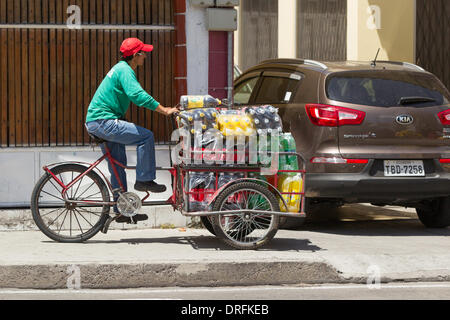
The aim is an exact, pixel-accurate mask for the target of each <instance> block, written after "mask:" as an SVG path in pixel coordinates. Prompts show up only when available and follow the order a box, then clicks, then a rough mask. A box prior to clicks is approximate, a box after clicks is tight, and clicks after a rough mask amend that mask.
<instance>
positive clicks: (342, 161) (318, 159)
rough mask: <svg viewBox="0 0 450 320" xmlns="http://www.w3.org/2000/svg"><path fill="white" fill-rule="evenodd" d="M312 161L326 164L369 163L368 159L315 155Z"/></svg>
mask: <svg viewBox="0 0 450 320" xmlns="http://www.w3.org/2000/svg"><path fill="white" fill-rule="evenodd" d="M311 163H326V164H367V163H369V160H368V159H344V158H339V157H331V158H328V157H315V158H312V159H311Z"/></svg>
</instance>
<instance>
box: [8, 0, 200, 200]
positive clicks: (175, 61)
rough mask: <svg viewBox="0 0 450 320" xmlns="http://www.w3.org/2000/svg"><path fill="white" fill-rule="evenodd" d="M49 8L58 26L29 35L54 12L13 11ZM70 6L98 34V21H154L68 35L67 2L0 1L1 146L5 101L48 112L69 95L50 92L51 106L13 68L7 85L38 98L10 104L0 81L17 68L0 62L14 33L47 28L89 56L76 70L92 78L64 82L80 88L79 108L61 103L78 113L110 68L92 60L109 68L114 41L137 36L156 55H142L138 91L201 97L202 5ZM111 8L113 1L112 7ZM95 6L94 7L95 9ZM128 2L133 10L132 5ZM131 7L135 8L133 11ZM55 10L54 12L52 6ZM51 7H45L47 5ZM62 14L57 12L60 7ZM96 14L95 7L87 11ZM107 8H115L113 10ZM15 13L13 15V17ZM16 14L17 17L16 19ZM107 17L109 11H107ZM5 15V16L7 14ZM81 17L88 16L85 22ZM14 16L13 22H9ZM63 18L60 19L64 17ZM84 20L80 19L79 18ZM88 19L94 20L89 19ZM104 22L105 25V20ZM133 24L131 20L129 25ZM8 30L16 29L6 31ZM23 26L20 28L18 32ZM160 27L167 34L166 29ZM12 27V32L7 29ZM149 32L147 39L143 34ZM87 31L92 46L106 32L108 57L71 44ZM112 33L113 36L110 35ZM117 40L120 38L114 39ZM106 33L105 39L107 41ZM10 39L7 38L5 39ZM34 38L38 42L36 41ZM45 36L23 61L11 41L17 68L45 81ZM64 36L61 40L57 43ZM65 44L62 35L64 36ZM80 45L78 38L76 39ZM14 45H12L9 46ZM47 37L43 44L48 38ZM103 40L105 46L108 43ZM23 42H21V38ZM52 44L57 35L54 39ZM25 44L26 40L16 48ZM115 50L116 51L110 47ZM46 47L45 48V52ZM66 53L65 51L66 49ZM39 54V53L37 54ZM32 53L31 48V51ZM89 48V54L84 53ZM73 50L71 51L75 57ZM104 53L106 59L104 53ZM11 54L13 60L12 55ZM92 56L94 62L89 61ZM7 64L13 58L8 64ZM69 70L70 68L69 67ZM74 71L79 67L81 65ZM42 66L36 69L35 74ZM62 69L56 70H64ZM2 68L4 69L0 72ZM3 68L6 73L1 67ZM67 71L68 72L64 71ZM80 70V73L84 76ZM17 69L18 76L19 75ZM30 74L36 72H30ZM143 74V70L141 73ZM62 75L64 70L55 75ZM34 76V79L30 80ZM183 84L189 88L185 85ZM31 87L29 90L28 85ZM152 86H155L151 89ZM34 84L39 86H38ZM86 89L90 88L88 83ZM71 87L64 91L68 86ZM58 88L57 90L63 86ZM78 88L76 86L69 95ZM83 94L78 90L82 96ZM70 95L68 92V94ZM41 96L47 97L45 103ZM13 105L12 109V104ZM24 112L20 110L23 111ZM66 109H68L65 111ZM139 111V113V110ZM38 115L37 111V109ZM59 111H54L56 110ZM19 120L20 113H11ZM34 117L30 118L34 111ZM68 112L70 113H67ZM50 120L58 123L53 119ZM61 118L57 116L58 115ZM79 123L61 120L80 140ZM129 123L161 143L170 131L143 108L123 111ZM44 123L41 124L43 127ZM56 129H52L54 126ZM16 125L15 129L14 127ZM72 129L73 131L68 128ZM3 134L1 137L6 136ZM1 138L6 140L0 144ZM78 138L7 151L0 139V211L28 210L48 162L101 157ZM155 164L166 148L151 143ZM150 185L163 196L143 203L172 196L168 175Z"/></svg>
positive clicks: (166, 0)
mask: <svg viewBox="0 0 450 320" xmlns="http://www.w3.org/2000/svg"><path fill="white" fill-rule="evenodd" d="M28 2H30V3H31V2H33V3H34V6H33V7H23V6H22V7H21V4H24V3H28ZM48 3H54V4H55V8H56V5H58V9H59V11H58V13H57V14H58V17H60V18H59V19H60V20H58V21H56V20H55V21H56V22H57V23H59V24H58V25H56V26H51V28H55V29H49V28H50V27H49V26H45V25H42V26H39V28H40V29H38V30H40V31H39V32H37V31H36V30H33V31H31V29H33V28H32V26H30V24H31V23H41V24H43V23H46V24H50V23H55V21H53V20H48V19H50V18H51V17H53V16H52V15H53V14H55V16H54V17H56V13H55V11H52V13H50V15H49V16H44V17H47V18H46V19H47V20H45V21H44V20H42V19H41V20H39V21H37V20H29V19H28V20H27V19H25V18H24V19H23V20H21V19H20V17H21V16H20V14H23V15H24V17H25V16H26V17H28V18H30V17H32V16H33V17H34V14H33V15H31V12H36V16H38V13H39V12H41V13H42V12H43V11H45V12H47V14H49V13H48V12H49V8H48V7H42V6H41V5H42V4H48ZM71 3H72V4H79V5H80V7H81V9H82V12H81V13H82V21H81V22H82V24H84V23H89V24H90V25H89V26H84V27H83V28H87V29H88V28H89V27H91V28H93V27H98V28H100V29H102V28H103V26H102V24H104V23H106V22H107V21H109V22H108V23H116V24H118V23H120V24H121V25H124V24H125V25H127V26H130V25H129V24H130V23H135V24H134V25H133V26H137V27H138V28H139V27H145V26H148V25H149V23H151V22H152V21H153V22H154V25H153V27H156V29H154V30H149V31H141V30H136V31H133V30H128V31H127V30H120V27H117V28H118V29H115V30H111V31H102V30H100V31H99V30H95V29H94V30H93V31H92V30H89V29H88V30H84V29H82V30H75V31H71V30H68V29H67V28H66V25H65V18H66V15H65V9H66V8H67V6H66V7H64V5H66V4H67V5H68V4H69V1H68V0H67V1H66V0H64V1H59V0H58V1H56V0H51V1H44V0H43V1H41V0H35V1H22V2H20V1H8V0H0V44H2V46H0V53H1V55H0V80H1V81H0V142H2V141H8V138H7V135H8V132H7V131H6V128H8V127H9V126H10V124H8V121H11V118H10V115H9V114H8V112H5V110H6V109H5V105H6V104H10V103H11V101H13V102H14V109H13V111H14V114H16V113H15V112H16V110H17V112H20V114H22V112H25V111H23V110H26V112H27V114H31V113H29V112H30V110H34V109H33V108H31V107H32V106H35V105H34V103H35V101H41V102H42V101H43V102H45V103H47V105H48V107H49V108H50V107H55V108H66V107H67V105H65V104H63V103H62V102H64V101H65V100H64V99H68V98H69V97H70V94H69V95H68V94H67V92H65V91H64V90H62V91H56V90H55V94H56V93H57V94H58V95H61V97H62V99H63V100H61V101H62V102H59V101H58V100H55V101H53V103H50V102H51V100H48V99H47V98H48V97H47V96H46V95H45V92H41V91H40V90H41V89H42V81H38V80H36V81H34V82H27V83H22V81H21V78H20V77H21V76H22V75H23V73H22V71H23V70H17V69H14V71H18V73H17V74H15V73H12V74H11V76H12V80H13V81H14V84H16V83H17V85H20V89H21V90H27V92H32V93H33V97H38V98H39V99H33V97H29V99H28V100H27V101H28V102H29V104H27V105H26V106H25V105H23V104H22V103H21V102H22V100H17V98H16V97H19V98H20V99H22V97H21V93H20V92H17V91H16V92H14V95H13V96H11V95H10V94H8V92H6V90H7V89H8V88H10V86H9V85H8V84H6V85H5V83H7V81H3V80H4V76H6V77H7V79H6V80H9V78H8V77H9V76H8V74H9V71H11V69H10V68H16V67H17V66H14V65H11V66H10V63H8V60H6V61H5V58H6V57H9V56H11V55H10V54H9V51H8V54H6V52H7V51H3V50H7V48H8V46H5V45H4V43H5V41H6V44H7V45H8V44H10V43H9V42H10V41H12V45H13V46H16V42H17V41H19V40H20V39H25V38H23V37H22V38H21V35H24V34H25V35H33V34H34V35H35V36H34V38H33V39H38V38H37V34H50V32H51V30H54V31H52V32H54V33H55V35H56V34H61V35H64V34H69V38H67V39H69V40H70V39H72V40H73V41H75V43H73V42H72V40H70V41H69V43H72V44H74V47H76V48H84V49H83V50H82V54H83V53H84V52H85V51H86V52H87V57H89V58H92V59H90V64H89V66H90V67H93V69H92V70H91V69H90V68H88V69H84V68H83V69H80V70H82V71H83V72H88V75H89V77H90V76H92V77H93V79H95V82H94V81H89V82H88V83H86V81H85V80H84V78H83V79H82V80H81V81H79V80H78V78H76V77H75V78H72V77H70V76H69V74H68V76H69V80H73V79H77V81H75V82H74V83H76V84H77V86H81V88H84V87H86V92H85V93H86V96H84V95H83V96H82V97H83V100H82V101H83V103H81V104H79V103H78V102H77V100H75V101H72V99H68V101H70V103H73V104H76V106H77V108H78V109H76V110H85V109H86V108H87V104H88V103H89V101H90V99H91V96H92V95H93V94H94V92H95V90H96V88H97V85H98V84H99V83H100V81H101V80H102V79H103V77H104V72H105V70H109V69H108V68H109V67H110V65H104V64H102V65H101V69H100V65H99V64H98V62H97V60H96V59H97V58H98V59H100V58H102V61H106V59H104V55H106V56H107V57H108V61H109V63H112V62H113V61H116V60H117V55H118V48H119V46H120V42H121V39H122V38H120V37H124V36H138V37H141V36H142V40H145V41H146V42H150V43H153V44H155V45H156V46H155V51H154V52H153V53H152V54H151V55H150V56H149V57H148V59H147V61H146V66H145V67H144V70H143V72H141V73H139V76H138V80H139V81H140V82H141V84H142V85H143V87H144V89H145V90H147V91H148V92H150V93H151V94H152V95H153V96H154V97H155V98H158V99H159V101H160V102H161V103H163V104H165V105H175V104H176V103H177V102H178V101H179V97H180V96H181V95H184V94H187V93H189V94H206V93H207V90H208V32H207V31H206V29H205V9H201V8H193V7H191V6H190V1H189V0H135V1H131V0H120V1H114V3H116V4H118V3H120V4H122V5H123V6H125V5H127V7H126V8H128V9H127V10H128V11H127V10H125V9H123V8H124V7H122V9H121V10H120V11H119V10H116V9H117V8H116V7H113V6H112V5H111V6H110V1H106V0H104V1H103V0H102V1H97V2H96V4H97V5H99V6H98V7H97V6H93V7H92V8H93V9H92V10H90V9H89V8H90V7H89V6H85V5H86V4H88V5H92V4H93V3H94V1H90V0H74V1H71ZM111 3H112V2H111ZM10 4H13V6H10ZM100 4H101V5H100ZM132 4H133V5H132ZM134 4H136V7H135V6H134ZM55 8H54V9H55ZM50 9H51V8H50ZM63 9H64V10H63ZM94 9H95V10H94ZM113 9H114V10H113ZM15 13H16V14H15ZM19 13H20V14H19ZM113 13H114V14H113ZM11 14H12V16H11ZM86 17H87V18H86ZM15 18H17V20H14V19H15ZM63 18H64V19H63ZM86 19H87V20H86ZM89 19H93V20H92V21H91V20H89ZM106 19H108V20H106ZM134 19H135V20H134ZM17 23H20V24H21V26H11V25H8V26H5V24H17ZM13 27H15V28H16V29H17V31H15V29H13ZM21 27H22V28H21ZM159 27H161V30H158V28H159ZM56 28H60V30H57V29H56ZM166 29H167V30H166ZM11 30H12V31H11ZM146 32H147V33H148V35H147V33H146ZM72 33H73V34H75V35H77V34H81V35H84V34H87V37H89V36H90V35H91V34H95V35H96V38H90V39H91V40H92V41H94V42H95V41H96V39H97V40H98V39H99V38H98V35H99V34H103V33H106V34H108V38H107V40H106V43H107V45H108V48H109V49H110V50H111V54H109V51H107V50H106V49H105V50H104V51H92V50H91V48H92V47H91V45H90V44H91V42H89V43H88V44H89V46H87V47H85V46H77V42H76V40H77V38H76V37H74V38H70V34H72ZM16 35H18V38H17V39H16V38H14V37H15V36H16ZM113 35H117V36H114V37H113ZM119 35H120V37H119ZM109 36H111V38H109ZM10 39H11V40H10ZM39 39H41V38H39ZM45 39H47V38H42V39H41V40H39V42H36V45H35V44H34V42H33V43H32V45H33V46H32V48H40V49H39V53H40V54H39V55H37V56H35V55H34V53H33V52H31V51H28V53H29V54H28V55H27V56H26V57H27V60H24V56H23V55H21V50H20V46H21V45H22V43H21V42H20V41H19V42H17V45H18V46H17V50H18V51H17V52H18V54H17V59H19V61H20V63H22V62H24V63H25V62H26V65H27V66H32V65H33V66H35V67H36V69H35V70H41V71H40V73H39V74H42V75H44V76H46V77H51V70H47V69H46V67H45V66H46V65H45V64H42V62H41V64H39V61H42V59H43V57H44V56H45V55H44V54H45V53H46V52H48V47H46V46H45V44H46V43H45V41H44V40H45ZM62 39H63V38H62ZM64 39H65V38H64ZM80 39H81V40H82V39H83V38H80ZM102 39H103V41H104V42H103V43H105V38H104V37H103V38H102ZM16 40H17V41H16ZM47 40H48V39H47ZM108 40H109V41H108ZM24 41H25V40H24ZM55 43H56V38H55ZM58 43H60V50H62V51H61V53H63V58H64V52H65V50H66V49H65V48H66V47H65V46H64V45H63V44H64V42H58ZM23 45H24V46H25V43H24V44H23ZM114 46H116V49H114ZM46 48H47V49H46ZM68 48H70V46H69V47H68ZM44 49H46V50H44ZM30 50H31V49H30ZM89 50H91V51H92V52H91V51H89ZM66 51H67V52H68V53H69V56H68V57H67V58H68V59H67V62H68V63H69V65H70V64H73V62H74V61H76V60H77V59H78V58H80V56H79V55H75V56H71V55H70V54H71V52H72V50H66ZM75 53H76V52H75ZM108 54H109V55H108ZM13 57H15V56H14V55H13ZM31 57H35V58H36V59H38V58H39V59H41V60H36V62H35V61H34V60H28V58H30V59H31ZM94 58H96V59H94ZM45 61H47V63H48V64H50V63H52V64H53V66H54V68H59V67H60V66H61V62H60V61H59V60H52V59H50V56H48V57H47V60H44V62H45ZM11 63H13V61H11ZM74 65H75V66H76V65H77V64H74ZM80 66H81V65H80ZM39 67H41V69H38V68H39ZM63 67H64V66H63V65H62V69H61V72H63V70H64V69H63ZM5 68H6V69H5ZM8 68H9V69H8ZM67 70H69V69H67ZM86 70H87V71H86ZM19 71H20V72H19ZM35 72H36V74H37V71H35ZM147 72H148V73H147ZM62 74H63V73H62ZM33 79H36V78H33ZM55 80H57V77H55ZM188 83H189V87H188V86H187V84H188ZM33 84H34V86H33ZM157 84H158V85H157ZM40 85H41V86H40ZM91 85H92V86H91ZM71 87H72V86H69V88H71ZM62 89H64V86H63V87H62ZM76 89H77V88H76V87H75V90H76ZM83 92H84V91H83ZM69 93H70V92H69ZM46 99H47V100H46ZM15 102H17V104H16V103H15ZM38 106H40V108H41V107H42V103H41V104H38ZM25 107H27V109H24V108H25ZM67 108H69V107H67ZM140 109H142V108H140ZM39 110H42V109H39ZM57 110H59V109H57ZM68 110H69V111H72V109H68ZM17 114H18V115H19V113H17ZM33 114H35V115H37V113H33ZM68 115H69V113H68ZM33 119H37V118H36V117H35V118H33ZM56 119H57V118H56ZM63 119H64V118H63ZM83 119H84V115H83V114H82V115H81V116H78V117H77V116H75V117H72V116H71V117H69V116H68V117H67V121H68V122H69V123H70V124H74V123H75V125H74V127H75V128H77V130H78V131H80V132H81V133H82V134H81V135H82V136H84V135H85V130H84V126H83ZM129 119H130V120H139V119H141V120H140V121H142V123H141V124H142V125H144V126H145V127H147V128H160V129H161V130H162V131H163V132H161V134H159V137H158V140H159V141H162V142H164V141H168V140H169V138H170V134H171V127H170V126H169V125H170V123H169V121H170V120H169V118H166V117H163V116H162V115H156V113H154V112H151V111H147V110H139V109H137V107H132V108H131V109H130V118H129ZM13 120H14V122H16V120H21V121H25V120H26V119H25V118H14V119H13ZM45 121H47V123H46V122H45ZM49 121H50V120H45V119H40V122H41V123H42V124H43V125H47V126H48V125H49V123H48V122H49ZM55 124H57V123H56V122H55ZM21 128H22V126H21V127H20V130H22V129H21ZM55 128H56V130H59V129H60V130H63V132H64V130H65V129H64V123H59V124H58V126H57V127H55ZM75 132H76V131H75ZM68 134H69V136H71V135H72V133H71V132H70V131H69V132H68ZM5 137H6V138H5ZM30 137H33V138H34V139H37V140H35V141H39V140H38V138H37V137H36V136H34V135H30ZM5 139H6V140H5ZM83 139H84V140H81V141H80V142H78V143H75V144H74V145H72V144H70V143H69V144H68V145H64V146H63V145H57V143H56V142H55V143H54V144H51V145H50V144H49V143H40V144H28V145H27V147H25V146H22V145H18V146H16V147H14V148H7V146H8V144H7V142H5V143H2V147H0V172H1V175H0V207H23V206H25V207H26V206H29V204H30V199H31V192H32V190H33V187H34V185H35V183H36V182H37V181H38V179H39V177H40V176H41V175H42V174H43V170H42V166H43V165H47V164H50V163H55V162H63V161H85V162H93V161H95V160H96V159H97V158H98V157H99V156H100V155H101V152H100V149H99V148H98V147H96V148H95V150H93V149H92V148H91V147H90V146H88V145H89V139H88V138H85V137H84V138H83ZM127 155H128V161H129V163H128V164H129V165H130V166H133V165H134V164H135V163H136V148H135V147H133V146H130V147H127ZM156 159H157V164H156V165H157V166H169V165H170V163H169V147H168V146H167V145H157V146H156ZM100 168H101V170H102V171H103V172H105V173H106V174H107V176H109V172H108V170H107V167H106V162H105V163H103V164H102V165H101V166H100ZM127 175H128V182H129V183H128V185H129V186H130V191H133V190H132V186H133V185H134V181H135V172H134V171H131V170H128V171H127ZM157 182H159V183H163V184H166V185H167V186H168V190H167V192H165V193H163V194H157V195H152V198H151V199H150V200H167V199H168V198H169V196H170V195H171V191H172V190H171V187H170V183H171V178H170V174H169V173H168V172H158V173H157Z"/></svg>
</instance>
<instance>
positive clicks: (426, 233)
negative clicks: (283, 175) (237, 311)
mask: <svg viewBox="0 0 450 320" xmlns="http://www.w3.org/2000/svg"><path fill="white" fill-rule="evenodd" d="M449 235H450V229H449V228H447V229H441V230H431V229H425V228H424V227H423V226H422V225H421V224H420V222H418V221H417V220H416V219H406V218H405V219H403V220H402V221H398V222H385V221H376V222H373V223H371V224H367V223H362V222H345V223H340V224H338V225H334V224H331V225H328V224H326V225H320V226H317V227H316V226H312V227H307V228H303V230H298V231H292V230H279V231H278V233H277V235H276V236H275V238H274V239H273V240H272V241H271V242H270V243H269V244H268V245H267V246H266V247H264V248H262V249H259V250H254V251H239V250H234V249H232V248H230V247H228V246H226V245H225V244H223V243H222V242H221V241H219V239H217V238H216V237H214V236H213V235H211V234H210V233H209V232H208V231H206V230H205V229H192V228H187V229H186V228H175V229H147V230H141V229H132V230H112V231H110V232H108V234H106V235H105V234H102V233H99V234H98V235H96V236H95V237H94V238H93V239H91V240H90V241H88V242H86V243H83V244H61V243H56V242H53V241H51V240H50V239H48V238H47V237H46V236H45V235H43V234H42V233H40V232H38V231H25V232H24V231H20V232H18V231H8V232H0V250H1V255H0V288H29V289H54V288H55V289H56V288H59V289H63V288H67V286H68V283H76V282H73V279H74V276H76V275H77V274H78V272H74V270H79V275H80V284H81V288H84V289H88V288H96V289H100V288H137V287H165V286H233V285H241V286H242V285H279V284H294V283H295V284H299V283H305V284H319V283H367V281H368V279H369V283H374V282H375V281H377V276H378V274H379V276H380V277H381V282H392V281H428V282H430V281H450V250H449V249H450V241H449ZM78 268H79V269H78Z"/></svg>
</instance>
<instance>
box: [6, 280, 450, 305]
mask: <svg viewBox="0 0 450 320" xmlns="http://www.w3.org/2000/svg"><path fill="white" fill-rule="evenodd" d="M0 300H228V301H239V300H259V301H263V300H450V283H449V282H441V283H389V284H380V285H379V286H377V285H371V286H368V285H354V284H353V285H352V284H347V285H336V284H329V285H316V286H305V285H286V286H256V287H253V286H251V287H218V288H206V287H199V288H143V289H121V290H114V289H110V290H13V289H9V290H8V289H1V290H0Z"/></svg>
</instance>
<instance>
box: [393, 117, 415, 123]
mask: <svg viewBox="0 0 450 320" xmlns="http://www.w3.org/2000/svg"><path fill="white" fill-rule="evenodd" d="M395 121H396V122H397V123H398V124H411V123H413V122H414V118H413V117H412V116H408V115H401V116H398V117H397V118H395Z"/></svg>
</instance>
